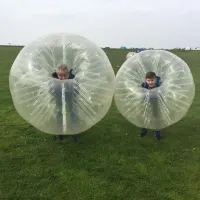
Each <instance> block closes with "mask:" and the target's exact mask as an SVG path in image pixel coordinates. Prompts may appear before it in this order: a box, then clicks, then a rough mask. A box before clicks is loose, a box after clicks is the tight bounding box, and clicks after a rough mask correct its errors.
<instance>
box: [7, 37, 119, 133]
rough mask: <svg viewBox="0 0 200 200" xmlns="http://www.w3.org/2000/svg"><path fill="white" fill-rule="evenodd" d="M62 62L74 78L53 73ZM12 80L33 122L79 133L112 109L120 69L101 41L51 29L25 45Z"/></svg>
mask: <svg viewBox="0 0 200 200" xmlns="http://www.w3.org/2000/svg"><path fill="white" fill-rule="evenodd" d="M59 64H66V65H67V66H68V67H69V70H70V69H73V73H74V74H75V78H74V79H69V80H58V79H54V78H52V73H53V72H55V71H56V70H57V66H58V65H59ZM9 84H10V91H11V95H12V99H13V103H14V106H15V108H16V110H17V112H18V113H19V114H20V115H21V116H22V117H23V118H24V119H25V120H26V121H28V122H29V123H30V124H32V125H33V126H34V127H36V128H37V129H39V130H40V131H43V132H45V133H49V134H77V133H81V132H84V131H85V130H87V129H89V128H90V127H92V126H93V125H94V124H96V123H97V122H99V121H100V120H101V119H102V118H103V117H104V116H105V115H106V113H107V112H108V109H109V108H110V106H111V103H112V97H113V94H114V88H115V75H114V71H113V69H112V66H111V64H110V62H109V60H108V58H107V56H106V54H105V53H104V51H103V50H102V49H101V48H100V47H98V46H97V45H96V44H94V43H92V42H90V41H89V40H87V39H85V38H83V37H81V36H77V35H67V34H52V35H49V36H46V37H43V38H40V39H38V40H36V41H35V42H33V43H31V44H30V45H27V46H26V47H24V48H23V49H22V50H21V52H20V53H19V55H18V56H17V58H16V60H15V61H14V63H13V65H12V68H11V70H10V77H9Z"/></svg>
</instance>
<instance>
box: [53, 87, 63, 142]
mask: <svg viewBox="0 0 200 200" xmlns="http://www.w3.org/2000/svg"><path fill="white" fill-rule="evenodd" d="M55 98H56V129H57V134H58V135H56V139H59V140H63V135H61V133H62V132H63V130H62V129H63V115H62V92H61V88H59V87H58V88H55Z"/></svg>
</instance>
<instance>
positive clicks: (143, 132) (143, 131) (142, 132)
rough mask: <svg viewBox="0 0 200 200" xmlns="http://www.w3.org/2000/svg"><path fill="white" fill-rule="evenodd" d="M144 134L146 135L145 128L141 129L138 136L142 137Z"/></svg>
mask: <svg viewBox="0 0 200 200" xmlns="http://www.w3.org/2000/svg"><path fill="white" fill-rule="evenodd" d="M146 134H147V129H146V128H142V130H141V134H140V136H141V137H144V136H145V135H146Z"/></svg>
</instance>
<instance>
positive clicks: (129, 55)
mask: <svg viewBox="0 0 200 200" xmlns="http://www.w3.org/2000/svg"><path fill="white" fill-rule="evenodd" d="M135 54H136V53H135V52H128V53H127V55H126V60H127V59H129V58H130V57H132V56H134V55H135Z"/></svg>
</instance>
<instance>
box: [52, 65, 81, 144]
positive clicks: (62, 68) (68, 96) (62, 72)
mask: <svg viewBox="0 0 200 200" xmlns="http://www.w3.org/2000/svg"><path fill="white" fill-rule="evenodd" d="M52 77H53V78H56V79H59V80H65V79H73V78H74V77H75V75H73V74H72V69H71V70H70V71H68V67H67V65H65V64H60V65H59V66H58V69H57V72H54V73H53V74H52ZM55 92H56V107H57V109H56V123H57V129H58V135H57V136H56V138H57V139H60V140H63V135H61V134H60V132H61V131H62V125H63V114H62V106H61V105H62V99H61V96H62V91H61V88H59V89H58V90H56V91H55ZM65 100H66V103H67V104H68V108H69V112H70V119H71V123H72V128H74V125H75V121H76V116H75V114H74V112H73V91H66V92H65ZM72 137H73V139H74V141H75V142H77V141H78V139H79V135H73V136H72Z"/></svg>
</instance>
